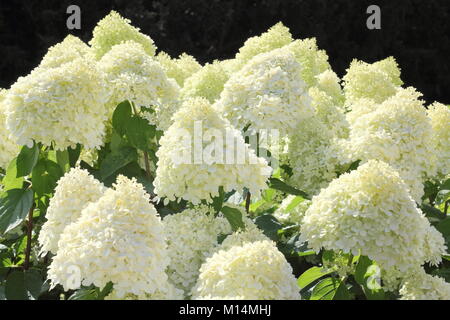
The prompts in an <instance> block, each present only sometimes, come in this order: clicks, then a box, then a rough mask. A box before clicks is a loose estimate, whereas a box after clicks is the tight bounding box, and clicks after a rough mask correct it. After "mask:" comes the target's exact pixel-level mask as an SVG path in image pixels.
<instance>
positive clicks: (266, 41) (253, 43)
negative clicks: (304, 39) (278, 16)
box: [233, 23, 293, 71]
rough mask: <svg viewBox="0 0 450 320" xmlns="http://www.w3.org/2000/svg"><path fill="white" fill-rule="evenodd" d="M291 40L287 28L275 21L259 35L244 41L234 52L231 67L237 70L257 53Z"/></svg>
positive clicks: (283, 44) (280, 45) (285, 43)
mask: <svg viewBox="0 0 450 320" xmlns="http://www.w3.org/2000/svg"><path fill="white" fill-rule="evenodd" d="M292 41H293V39H292V35H291V33H290V31H289V29H288V28H286V27H285V26H284V25H283V24H282V23H277V24H276V25H274V26H273V27H271V28H270V29H269V30H267V32H264V33H263V34H261V35H260V36H256V37H251V38H249V39H247V41H245V43H244V45H243V46H242V47H241V48H240V49H239V52H238V53H237V54H236V59H235V60H236V61H235V63H234V65H235V66H234V67H233V69H234V71H238V70H239V69H240V68H242V67H243V66H244V65H245V64H246V63H247V62H248V61H250V60H251V59H252V58H253V57H255V56H257V55H258V54H260V53H264V52H269V51H272V50H274V49H277V48H281V47H284V46H285V45H287V44H289V43H291V42H292Z"/></svg>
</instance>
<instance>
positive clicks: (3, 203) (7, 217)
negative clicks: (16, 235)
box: [0, 189, 33, 234]
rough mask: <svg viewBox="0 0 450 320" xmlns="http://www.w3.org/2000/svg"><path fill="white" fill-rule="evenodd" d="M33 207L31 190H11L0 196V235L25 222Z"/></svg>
mask: <svg viewBox="0 0 450 320" xmlns="http://www.w3.org/2000/svg"><path fill="white" fill-rule="evenodd" d="M32 205H33V190H30V189H29V190H22V189H12V190H8V191H6V192H3V193H2V194H1V195H0V234H5V233H7V232H8V231H10V230H12V229H14V228H15V227H17V226H18V225H19V224H21V223H22V221H23V220H25V218H26V216H27V214H28V212H29V211H30V209H31V206H32Z"/></svg>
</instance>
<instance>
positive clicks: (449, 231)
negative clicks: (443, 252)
mask: <svg viewBox="0 0 450 320" xmlns="http://www.w3.org/2000/svg"><path fill="white" fill-rule="evenodd" d="M436 229H437V230H438V231H439V232H440V233H442V234H443V235H444V236H445V237H447V236H450V217H447V218H445V219H444V220H442V221H441V222H439V223H438V224H437V225H436Z"/></svg>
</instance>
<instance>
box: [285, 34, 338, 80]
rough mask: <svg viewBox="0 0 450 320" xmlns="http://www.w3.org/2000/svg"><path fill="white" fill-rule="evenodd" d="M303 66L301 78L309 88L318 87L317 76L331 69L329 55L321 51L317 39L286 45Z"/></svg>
mask: <svg viewBox="0 0 450 320" xmlns="http://www.w3.org/2000/svg"><path fill="white" fill-rule="evenodd" d="M284 48H285V49H287V50H289V51H290V52H291V53H292V54H293V55H294V57H295V59H296V60H297V62H298V63H299V64H300V66H301V70H300V75H301V78H302V80H303V81H304V82H306V84H307V85H308V87H312V86H316V85H317V84H318V81H319V79H318V78H317V76H318V75H319V74H321V73H323V72H325V71H327V70H330V69H331V66H330V64H329V63H328V55H327V53H326V52H325V50H320V49H319V48H318V46H317V41H316V39H315V38H310V39H303V40H295V41H293V42H292V43H290V44H288V45H286V46H285V47H284Z"/></svg>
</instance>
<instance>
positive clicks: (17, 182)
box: [2, 158, 24, 190]
mask: <svg viewBox="0 0 450 320" xmlns="http://www.w3.org/2000/svg"><path fill="white" fill-rule="evenodd" d="M23 181H24V179H23V177H19V178H17V158H14V160H12V161H11V163H10V164H9V166H8V169H6V175H5V177H4V178H3V180H2V184H3V188H4V189H3V190H11V189H22V186H23Z"/></svg>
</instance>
